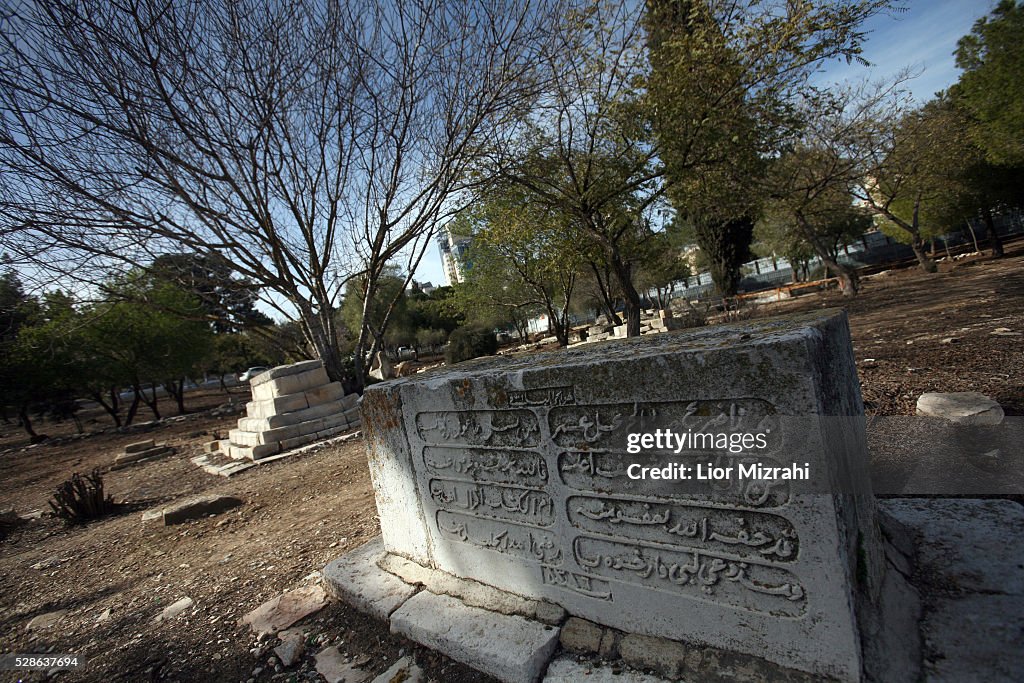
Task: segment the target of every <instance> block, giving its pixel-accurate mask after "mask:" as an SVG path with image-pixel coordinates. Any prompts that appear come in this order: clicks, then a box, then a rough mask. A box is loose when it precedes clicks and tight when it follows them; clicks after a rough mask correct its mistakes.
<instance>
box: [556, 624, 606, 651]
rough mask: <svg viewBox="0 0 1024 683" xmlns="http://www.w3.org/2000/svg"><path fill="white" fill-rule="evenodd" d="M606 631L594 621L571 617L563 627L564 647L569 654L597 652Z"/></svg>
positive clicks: (562, 640) (562, 639) (562, 638)
mask: <svg viewBox="0 0 1024 683" xmlns="http://www.w3.org/2000/svg"><path fill="white" fill-rule="evenodd" d="M603 635H604V629H602V628H601V627H600V626H598V625H597V624H595V623H594V622H592V621H587V620H586V619H580V618H579V617H570V618H569V621H567V622H565V625H564V626H563V627H562V635H561V643H562V647H563V648H565V649H566V650H568V651H569V652H597V651H598V650H599V649H600V648H601V637H602V636H603Z"/></svg>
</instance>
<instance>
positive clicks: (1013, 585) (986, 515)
mask: <svg viewBox="0 0 1024 683" xmlns="http://www.w3.org/2000/svg"><path fill="white" fill-rule="evenodd" d="M880 506H881V508H882V510H883V511H884V512H885V513H886V514H888V515H891V517H892V518H894V519H895V520H897V521H898V522H899V523H901V524H902V525H903V526H904V527H905V528H906V530H907V533H908V534H909V535H910V536H912V537H913V541H914V546H915V550H914V553H915V555H916V559H917V569H918V571H917V573H916V574H915V577H914V578H915V581H917V582H918V583H919V589H920V592H921V596H922V602H923V616H922V618H921V620H920V621H921V635H922V643H923V647H922V650H923V652H922V655H921V659H922V661H923V662H924V671H923V674H924V679H925V680H927V681H930V682H936V683H938V682H941V683H956V682H959V681H1005V682H1007V683H1009V682H1010V681H1018V680H1020V672H1021V671H1024V648H1022V647H1021V634H1024V570H1022V567H1024V547H1022V546H1021V544H1020V543H1019V542H1017V541H1018V539H1020V538H1022V537H1024V508H1021V506H1020V505H1019V504H1018V503H1016V502H1014V501H1008V500H970V499H934V498H905V499H899V500H886V501H882V502H881V503H880Z"/></svg>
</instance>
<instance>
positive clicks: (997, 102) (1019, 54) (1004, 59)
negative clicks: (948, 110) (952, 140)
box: [955, 0, 1024, 166]
mask: <svg viewBox="0 0 1024 683" xmlns="http://www.w3.org/2000/svg"><path fill="white" fill-rule="evenodd" d="M955 54H956V65H957V66H958V67H960V68H961V69H963V70H964V73H963V74H962V75H961V76H960V80H959V82H958V83H957V85H956V88H955V90H956V96H957V99H958V101H959V103H960V104H961V106H963V107H964V108H965V109H966V110H967V111H968V112H970V114H971V116H972V118H973V119H974V121H975V122H976V125H975V126H974V127H973V131H972V133H973V136H974V138H975V140H976V141H977V143H978V144H979V146H980V147H981V148H982V150H984V152H985V156H986V159H987V161H989V162H990V163H993V164H1000V165H1018V166H1019V165H1021V164H1024V80H1022V79H1021V74H1022V73H1024V5H1022V4H1021V3H1020V2H1019V1H1018V0H1000V2H999V4H998V5H996V7H995V9H994V10H992V13H991V15H989V16H987V17H983V18H981V19H979V20H978V21H977V22H975V24H974V28H973V29H972V30H971V33H970V34H968V35H966V36H964V37H963V38H961V39H960V41H959V42H958V43H957V50H956V53H955Z"/></svg>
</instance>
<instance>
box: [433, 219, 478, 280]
mask: <svg viewBox="0 0 1024 683" xmlns="http://www.w3.org/2000/svg"><path fill="white" fill-rule="evenodd" d="M472 241H473V238H472V237H466V236H464V235H456V234H455V233H454V232H452V229H451V227H450V225H449V226H445V227H444V228H443V229H442V230H441V232H440V233H439V234H438V236H437V246H438V249H439V250H440V251H441V263H442V264H444V276H445V278H446V279H447V280H448V284H449V285H454V284H456V283H458V282H465V281H466V268H468V267H469V264H468V262H467V261H466V250H467V249H469V245H470V243H471V242H472Z"/></svg>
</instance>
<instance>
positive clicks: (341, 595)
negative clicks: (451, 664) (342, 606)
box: [323, 536, 419, 620]
mask: <svg viewBox="0 0 1024 683" xmlns="http://www.w3.org/2000/svg"><path fill="white" fill-rule="evenodd" d="M383 555H384V544H383V542H381V539H380V537H379V536H378V537H376V538H374V539H373V540H371V541H370V542H368V543H364V544H363V545H362V546H360V547H359V548H357V549H356V550H353V551H352V552H349V553H346V554H345V555H342V556H341V557H339V558H337V559H335V560H332V561H331V562H330V563H329V564H328V565H327V566H326V567H324V570H323V580H324V587H325V588H326V589H327V592H328V593H330V594H331V595H333V596H334V597H336V598H337V599H339V600H342V601H344V602H347V603H349V604H350V605H352V606H353V607H355V608H357V609H359V610H361V611H363V612H368V613H369V614H372V615H373V616H375V617H377V618H378V619H383V620H387V618H388V617H389V616H390V615H391V613H392V612H394V611H395V610H396V609H398V607H399V606H400V605H401V604H402V603H404V602H405V601H406V600H408V599H409V598H411V597H412V596H413V595H415V594H416V592H417V591H418V590H419V589H418V588H417V587H416V586H414V585H412V584H409V583H406V582H405V581H403V580H402V579H400V578H398V577H397V576H395V575H394V574H390V573H388V572H386V571H384V570H383V569H381V568H379V567H378V566H377V561H378V560H380V558H381V557H383Z"/></svg>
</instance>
